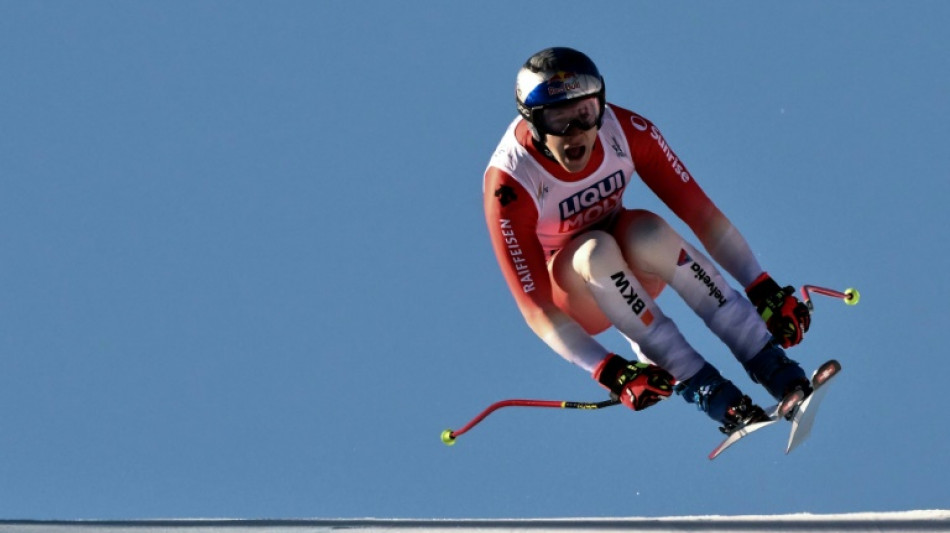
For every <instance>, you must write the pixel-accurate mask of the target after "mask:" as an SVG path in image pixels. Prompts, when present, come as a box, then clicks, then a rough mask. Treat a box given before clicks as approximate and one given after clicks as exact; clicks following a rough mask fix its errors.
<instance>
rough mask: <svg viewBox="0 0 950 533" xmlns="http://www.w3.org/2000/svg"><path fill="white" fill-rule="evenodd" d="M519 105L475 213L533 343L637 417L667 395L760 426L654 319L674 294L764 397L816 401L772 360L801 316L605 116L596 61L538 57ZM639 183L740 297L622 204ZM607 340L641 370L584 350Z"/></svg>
mask: <svg viewBox="0 0 950 533" xmlns="http://www.w3.org/2000/svg"><path fill="white" fill-rule="evenodd" d="M515 99H516V102H517V108H518V111H519V113H520V116H518V117H517V118H515V120H514V121H513V122H512V123H511V124H510V126H509V127H508V130H507V131H506V132H505V134H504V136H503V137H502V139H501V142H500V143H499V145H498V147H497V149H496V150H495V153H494V155H493V156H492V157H491V161H490V163H489V165H488V168H487V170H486V171H485V176H484V184H483V187H484V189H483V190H484V209H485V217H486V221H487V224H488V230H489V234H490V236H491V242H492V247H493V249H494V252H495V255H496V257H497V259H498V262H499V264H500V266H501V269H502V272H503V274H504V277H505V280H506V282H507V285H508V287H509V289H510V290H511V292H512V293H513V295H514V297H515V300H516V302H517V305H518V308H519V309H520V311H521V313H522V314H523V315H524V318H525V320H526V321H527V323H528V325H529V327H530V328H531V329H532V330H533V331H534V333H535V334H537V336H538V337H540V338H541V339H542V340H543V341H544V342H545V343H546V344H547V345H548V346H549V347H550V348H551V349H553V350H554V351H555V352H556V353H558V354H559V355H560V356H561V357H563V358H564V359H566V360H567V361H570V362H571V363H574V364H576V365H577V366H579V367H581V368H583V369H584V370H586V371H587V372H589V373H590V374H591V375H592V377H593V378H594V379H595V380H596V381H597V382H598V383H599V384H600V385H602V386H603V387H605V388H606V389H608V390H609V391H610V392H611V393H612V395H614V396H615V397H619V399H620V400H621V402H622V403H623V404H624V405H626V406H627V407H630V408H631V409H634V410H640V409H644V408H646V407H649V406H651V405H653V404H655V403H656V402H658V401H659V400H660V399H662V397H666V396H670V395H671V392H672V391H674V390H675V392H676V393H677V394H678V395H680V396H682V397H683V398H684V399H685V400H686V401H687V402H688V403H693V404H696V405H697V406H698V408H699V409H700V410H702V411H703V412H705V413H706V414H707V415H708V416H709V417H710V418H712V419H713V420H715V421H717V422H719V423H720V424H721V425H722V426H721V429H722V431H724V432H726V433H729V432H732V431H735V430H736V429H737V428H739V427H742V426H743V425H745V424H747V423H750V422H752V421H758V420H763V419H765V418H767V415H766V414H765V412H764V411H763V410H762V408H761V407H759V406H757V405H755V404H754V403H753V402H752V400H751V399H750V398H749V397H748V396H746V395H744V394H743V393H742V392H741V391H740V390H739V389H738V388H737V387H736V386H735V385H734V384H733V383H732V382H731V381H729V380H728V379H726V378H724V377H723V376H722V375H721V374H720V372H719V371H718V370H717V369H716V368H715V367H714V366H713V365H712V364H710V363H709V362H708V361H706V360H705V359H704V358H703V357H702V356H701V355H700V354H699V353H698V352H697V351H696V350H695V349H694V348H693V347H692V346H691V345H690V344H689V343H688V342H687V341H686V339H685V338H684V337H683V335H682V334H681V333H680V331H679V330H678V328H677V327H676V325H675V324H674V323H673V321H672V320H670V318H669V317H667V316H666V315H665V314H663V312H662V310H661V309H660V308H659V307H658V306H657V304H656V302H655V299H656V297H657V296H658V295H659V294H660V292H661V291H662V290H663V288H664V287H665V286H666V285H669V286H670V287H672V288H673V290H674V291H676V293H677V294H679V295H680V296H681V297H682V298H683V299H684V300H685V302H686V303H687V304H688V305H689V307H690V308H692V309H693V311H695V312H696V314H697V315H699V316H700V317H701V318H702V319H703V321H704V322H705V324H706V325H707V326H708V327H709V328H710V330H712V331H713V332H714V333H715V334H716V335H717V336H718V337H719V338H720V339H721V340H722V341H723V342H724V344H725V345H726V346H727V347H728V348H729V349H730V351H731V352H732V353H733V355H734V356H735V357H736V359H738V361H739V362H740V363H742V365H743V367H744V368H745V369H746V371H747V372H748V373H749V375H750V376H751V378H752V380H753V381H755V382H756V383H759V384H761V385H763V386H764V387H765V389H766V390H767V391H768V393H769V394H770V395H771V396H773V397H774V398H776V399H777V400H781V399H782V398H783V397H784V396H785V395H786V394H788V393H790V392H792V391H794V390H795V389H796V388H798V389H801V390H802V392H804V393H805V394H808V393H810V391H811V388H810V385H809V381H808V379H807V378H806V377H805V373H804V371H803V370H802V368H801V367H800V366H799V365H798V363H796V362H794V361H792V360H791V359H789V358H788V357H787V356H786V354H785V352H784V350H783V349H782V348H783V347H785V348H787V347H790V346H792V345H795V344H797V343H799V342H800V341H801V340H802V336H803V334H804V333H805V332H806V331H808V326H809V313H808V309H807V307H806V306H805V305H804V304H803V303H801V302H800V301H798V299H796V298H795V296H794V291H793V289H792V287H784V288H783V287H781V286H780V285H779V284H778V283H776V282H775V281H774V280H773V279H772V278H771V276H769V274H768V273H766V272H765V271H764V270H763V269H762V267H761V266H760V265H759V263H758V261H757V260H756V258H755V256H754V255H753V254H752V251H751V250H750V248H749V245H748V244H747V242H746V240H745V239H744V238H743V237H742V235H740V233H739V231H738V230H737V229H736V227H735V226H733V224H732V223H731V222H730V221H729V219H728V218H726V216H725V215H723V213H722V212H721V211H720V210H719V209H718V208H717V207H716V206H715V205H714V204H713V202H712V201H710V199H709V198H708V197H707V196H706V194H705V193H704V192H703V190H702V189H701V188H700V187H699V185H698V184H697V183H696V181H695V180H694V179H693V176H692V174H690V173H689V171H688V170H687V169H686V167H685V166H684V165H683V162H682V161H681V160H680V159H679V157H677V155H676V154H675V153H674V152H673V150H672V149H671V148H670V147H669V145H668V144H667V142H666V140H665V139H664V138H663V136H662V135H661V134H660V131H659V129H657V127H656V126H655V125H654V124H653V123H652V122H650V121H649V120H647V119H646V118H644V117H643V116H641V115H639V114H637V113H634V112H633V111H629V110H627V109H624V108H622V107H619V106H616V105H614V104H611V103H607V101H606V99H605V87H604V79H603V77H602V76H601V75H600V73H599V71H598V69H597V67H596V66H595V64H594V63H593V62H592V61H591V59H590V58H588V57H587V56H586V55H584V54H583V53H581V52H578V51H576V50H573V49H570V48H548V49H545V50H542V51H540V52H538V53H537V54H534V55H533V56H531V57H530V58H529V59H528V60H527V62H526V63H525V64H524V66H522V67H521V69H520V70H519V72H518V75H517V80H516V84H515ZM635 173H636V174H637V175H638V176H639V178H640V179H641V180H642V181H643V182H644V183H645V184H646V185H647V186H648V187H649V188H650V189H651V190H652V191H653V193H655V194H656V195H657V196H658V197H659V198H660V199H661V200H662V201H663V202H664V203H665V204H666V205H667V206H669V208H670V209H671V210H672V211H673V213H675V214H676V215H677V216H678V217H679V218H680V219H682V220H683V221H684V222H685V223H686V224H687V225H688V226H689V227H690V229H691V230H692V231H693V232H694V233H695V234H696V236H697V237H698V238H699V241H700V242H701V243H702V245H703V247H704V248H705V250H706V252H708V254H709V257H711V258H712V259H714V260H715V261H716V263H718V264H719V265H721V266H722V268H724V269H725V271H726V272H728V273H729V274H731V275H732V276H733V277H734V278H735V279H736V280H738V281H739V282H740V283H741V284H742V285H743V287H745V292H746V294H747V296H748V299H746V298H744V297H743V296H742V295H741V294H740V293H739V292H738V291H736V290H734V289H733V288H732V287H730V286H729V284H728V283H727V282H726V280H725V279H724V278H723V276H722V275H721V274H720V272H719V270H718V268H717V266H716V264H714V263H713V261H712V260H710V258H709V257H707V256H706V255H704V253H702V252H700V251H699V250H698V249H697V248H695V247H694V246H692V245H691V244H690V243H688V242H686V241H685V240H684V239H683V238H682V237H681V236H680V235H679V234H678V233H677V232H676V231H675V230H674V229H673V228H672V227H671V226H670V225H669V224H668V223H667V222H666V221H664V220H663V219H662V218H661V217H659V216H658V215H656V214H654V213H652V212H649V211H646V210H642V209H627V208H625V207H624V206H623V203H622V197H623V193H624V191H625V190H626V187H627V185H628V184H629V183H630V179H631V178H632V176H633V175H634V174H635ZM611 326H613V327H615V328H617V329H618V330H619V331H620V332H621V333H622V334H623V335H624V336H625V337H626V338H627V339H628V340H629V341H630V343H631V346H632V348H633V350H634V353H636V354H637V357H638V359H639V360H638V361H628V360H627V359H624V358H622V357H620V356H619V355H617V354H614V353H611V352H609V351H608V350H607V349H605V348H604V347H603V346H602V345H601V344H600V343H598V342H597V341H596V340H595V339H594V338H593V335H596V334H598V333H600V332H602V331H604V330H606V329H608V328H609V327H611Z"/></svg>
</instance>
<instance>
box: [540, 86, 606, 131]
mask: <svg viewBox="0 0 950 533" xmlns="http://www.w3.org/2000/svg"><path fill="white" fill-rule="evenodd" d="M598 122H600V99H599V98H598V97H597V96H596V95H595V96H588V97H587V98H581V99H579V100H571V101H569V102H567V103H564V104H559V105H555V106H551V107H544V108H541V109H540V110H539V111H538V112H537V116H536V119H535V122H534V123H535V126H536V127H537V128H538V129H539V130H541V132H543V133H546V134H548V135H555V136H564V135H567V132H568V130H570V129H571V128H578V129H579V130H581V131H587V130H589V129H591V128H593V127H594V126H596V125H597V123H598Z"/></svg>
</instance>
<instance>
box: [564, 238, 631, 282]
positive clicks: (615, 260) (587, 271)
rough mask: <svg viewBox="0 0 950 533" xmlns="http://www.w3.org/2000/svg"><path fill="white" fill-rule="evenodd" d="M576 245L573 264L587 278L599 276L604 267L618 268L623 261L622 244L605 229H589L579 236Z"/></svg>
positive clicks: (575, 269) (576, 270)
mask: <svg viewBox="0 0 950 533" xmlns="http://www.w3.org/2000/svg"><path fill="white" fill-rule="evenodd" d="M575 245H576V250H575V252H574V255H573V257H572V266H573V268H574V271H575V272H577V273H578V274H580V275H581V276H582V277H583V278H584V279H585V280H588V281H589V280H591V279H592V278H594V277H597V276H598V275H599V274H600V273H602V272H601V270H603V269H604V268H607V269H611V268H613V269H616V267H617V265H618V264H622V262H623V256H622V255H621V253H620V246H619V245H618V244H617V241H616V240H614V238H613V236H612V235H610V234H609V233H607V232H605V231H600V230H592V231H588V232H586V233H584V234H583V235H581V236H579V237H577V239H576V240H575Z"/></svg>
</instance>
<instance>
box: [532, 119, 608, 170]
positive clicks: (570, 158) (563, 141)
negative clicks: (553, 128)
mask: <svg viewBox="0 0 950 533" xmlns="http://www.w3.org/2000/svg"><path fill="white" fill-rule="evenodd" d="M595 142H597V128H591V129H589V130H586V131H585V130H582V129H580V128H578V127H573V126H572V127H571V128H569V129H568V130H567V131H566V132H564V134H563V135H551V134H548V135H545V136H544V144H545V146H547V147H548V150H550V151H551V154H552V155H553V156H554V160H555V161H557V162H558V163H559V164H560V165H561V166H562V167H564V169H565V170H567V171H568V172H580V171H582V170H584V167H586V166H587V163H588V162H589V161H590V156H591V154H592V153H594V143H595Z"/></svg>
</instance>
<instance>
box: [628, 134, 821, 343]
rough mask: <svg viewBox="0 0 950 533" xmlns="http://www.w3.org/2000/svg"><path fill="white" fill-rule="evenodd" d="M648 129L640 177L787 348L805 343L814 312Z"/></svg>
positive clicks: (668, 148)
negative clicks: (781, 280) (740, 289)
mask: <svg viewBox="0 0 950 533" xmlns="http://www.w3.org/2000/svg"><path fill="white" fill-rule="evenodd" d="M642 123H645V124H647V125H648V127H647V130H646V131H648V132H649V134H650V141H652V142H646V143H642V144H640V145H639V146H640V147H641V150H640V151H639V152H638V156H639V157H638V160H637V172H638V173H639V174H640V176H641V178H643V181H644V182H645V183H646V184H647V186H648V187H650V189H651V190H653V192H655V193H656V195H657V196H658V197H659V198H660V199H661V200H662V201H663V202H664V203H666V205H668V206H669V207H670V209H672V210H673V212H674V213H676V215H677V216H678V217H680V219H682V220H683V221H684V222H686V224H687V225H688V226H689V227H690V229H692V230H693V232H694V233H695V234H696V236H697V237H699V240H700V242H702V244H703V246H704V247H705V248H706V250H707V251H708V252H709V255H710V256H712V258H713V259H714V260H715V261H716V262H717V263H719V264H720V265H722V267H723V268H724V269H725V270H726V271H727V272H729V273H730V274H731V275H732V276H733V277H734V278H736V280H737V281H738V282H739V283H741V284H742V286H743V287H745V290H746V293H747V294H748V295H749V299H750V300H751V301H752V303H753V304H754V305H755V306H756V309H757V310H758V312H759V314H760V315H761V316H762V319H763V320H765V322H766V324H767V325H768V328H769V331H771V332H772V334H773V335H775V336H776V337H777V338H778V339H779V340H780V341H781V344H782V345H783V346H785V347H786V348H787V347H789V346H793V345H795V344H798V343H799V342H801V341H802V339H803V338H804V333H805V332H806V331H808V327H809V325H810V323H811V319H810V316H809V312H808V308H807V307H806V306H805V304H803V303H801V302H800V301H799V300H798V299H797V298H796V297H795V295H794V292H795V291H794V289H793V288H792V287H780V286H779V285H778V284H777V283H776V282H775V281H774V280H773V279H772V278H771V276H769V275H768V273H766V272H765V271H764V270H763V269H762V267H761V266H760V265H759V262H758V260H757V259H756V258H755V255H753V253H752V250H751V249H750V247H749V244H748V242H747V241H746V240H745V238H744V237H743V236H742V235H741V234H740V233H739V230H738V229H736V227H735V226H734V225H733V224H732V222H730V221H729V219H728V218H726V216H725V215H724V214H723V213H722V211H720V210H719V208H718V207H716V205H715V204H713V202H712V200H710V199H709V197H708V196H706V193H705V192H703V190H702V189H701V188H700V187H699V185H698V184H697V183H696V180H694V179H693V177H692V175H691V174H690V173H689V171H687V170H686V167H685V166H684V165H683V163H682V162H681V161H680V159H679V157H677V156H676V154H675V153H674V152H673V150H672V149H671V148H670V147H669V145H668V144H667V143H666V140H665V139H663V136H662V135H661V134H660V132H659V130H658V129H657V128H656V126H654V125H653V124H650V123H649V122H647V121H646V120H645V119H644V120H643V122H642ZM634 129H636V128H634ZM641 138H643V135H641Z"/></svg>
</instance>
